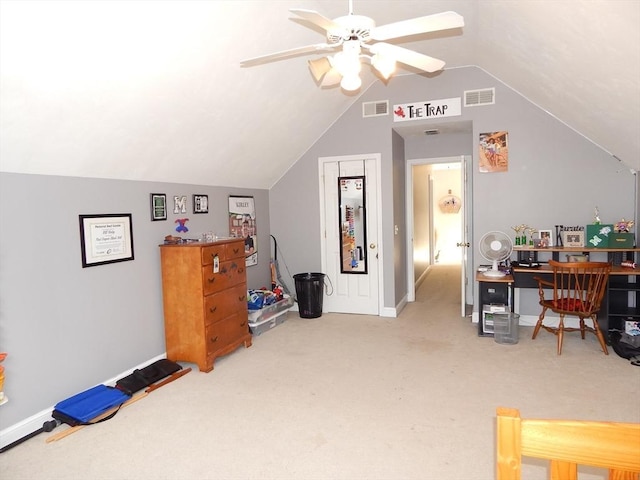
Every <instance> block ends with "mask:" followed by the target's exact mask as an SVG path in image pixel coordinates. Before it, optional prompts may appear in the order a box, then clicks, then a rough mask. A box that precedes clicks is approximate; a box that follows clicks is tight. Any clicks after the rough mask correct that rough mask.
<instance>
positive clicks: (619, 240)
mask: <svg viewBox="0 0 640 480" xmlns="http://www.w3.org/2000/svg"><path fill="white" fill-rule="evenodd" d="M635 243H636V237H635V235H634V234H633V233H626V232H625V233H615V232H613V233H610V234H609V248H633V245H634V244H635Z"/></svg>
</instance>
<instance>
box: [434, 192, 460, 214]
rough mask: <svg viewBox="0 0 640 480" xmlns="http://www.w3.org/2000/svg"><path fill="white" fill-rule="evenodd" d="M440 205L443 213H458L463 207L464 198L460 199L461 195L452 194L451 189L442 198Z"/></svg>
mask: <svg viewBox="0 0 640 480" xmlns="http://www.w3.org/2000/svg"><path fill="white" fill-rule="evenodd" d="M438 206H439V207H440V211H441V212H442V213H458V212H459V211H460V208H462V200H460V197H456V196H455V195H452V194H451V190H449V194H448V195H445V196H444V197H442V198H441V199H440V201H439V202H438Z"/></svg>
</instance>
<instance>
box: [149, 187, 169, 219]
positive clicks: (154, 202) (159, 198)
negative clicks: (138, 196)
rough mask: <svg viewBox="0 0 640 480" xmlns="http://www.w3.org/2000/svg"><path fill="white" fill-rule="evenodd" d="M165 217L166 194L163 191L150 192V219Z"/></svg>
mask: <svg viewBox="0 0 640 480" xmlns="http://www.w3.org/2000/svg"><path fill="white" fill-rule="evenodd" d="M166 219H167V195H166V194H164V193H152V194H151V220H152V221H154V222H155V221H157V220H166Z"/></svg>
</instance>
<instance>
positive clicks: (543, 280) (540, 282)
mask: <svg viewBox="0 0 640 480" xmlns="http://www.w3.org/2000/svg"><path fill="white" fill-rule="evenodd" d="M533 279H534V280H535V281H536V282H538V286H539V287H540V286H542V285H546V286H547V287H549V288H553V287H554V285H553V282H550V281H548V280H545V279H543V278H540V277H533Z"/></svg>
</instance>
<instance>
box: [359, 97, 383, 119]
mask: <svg viewBox="0 0 640 480" xmlns="http://www.w3.org/2000/svg"><path fill="white" fill-rule="evenodd" d="M382 115H389V100H381V101H378V102H365V103H363V104H362V118H367V117H381V116H382Z"/></svg>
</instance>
